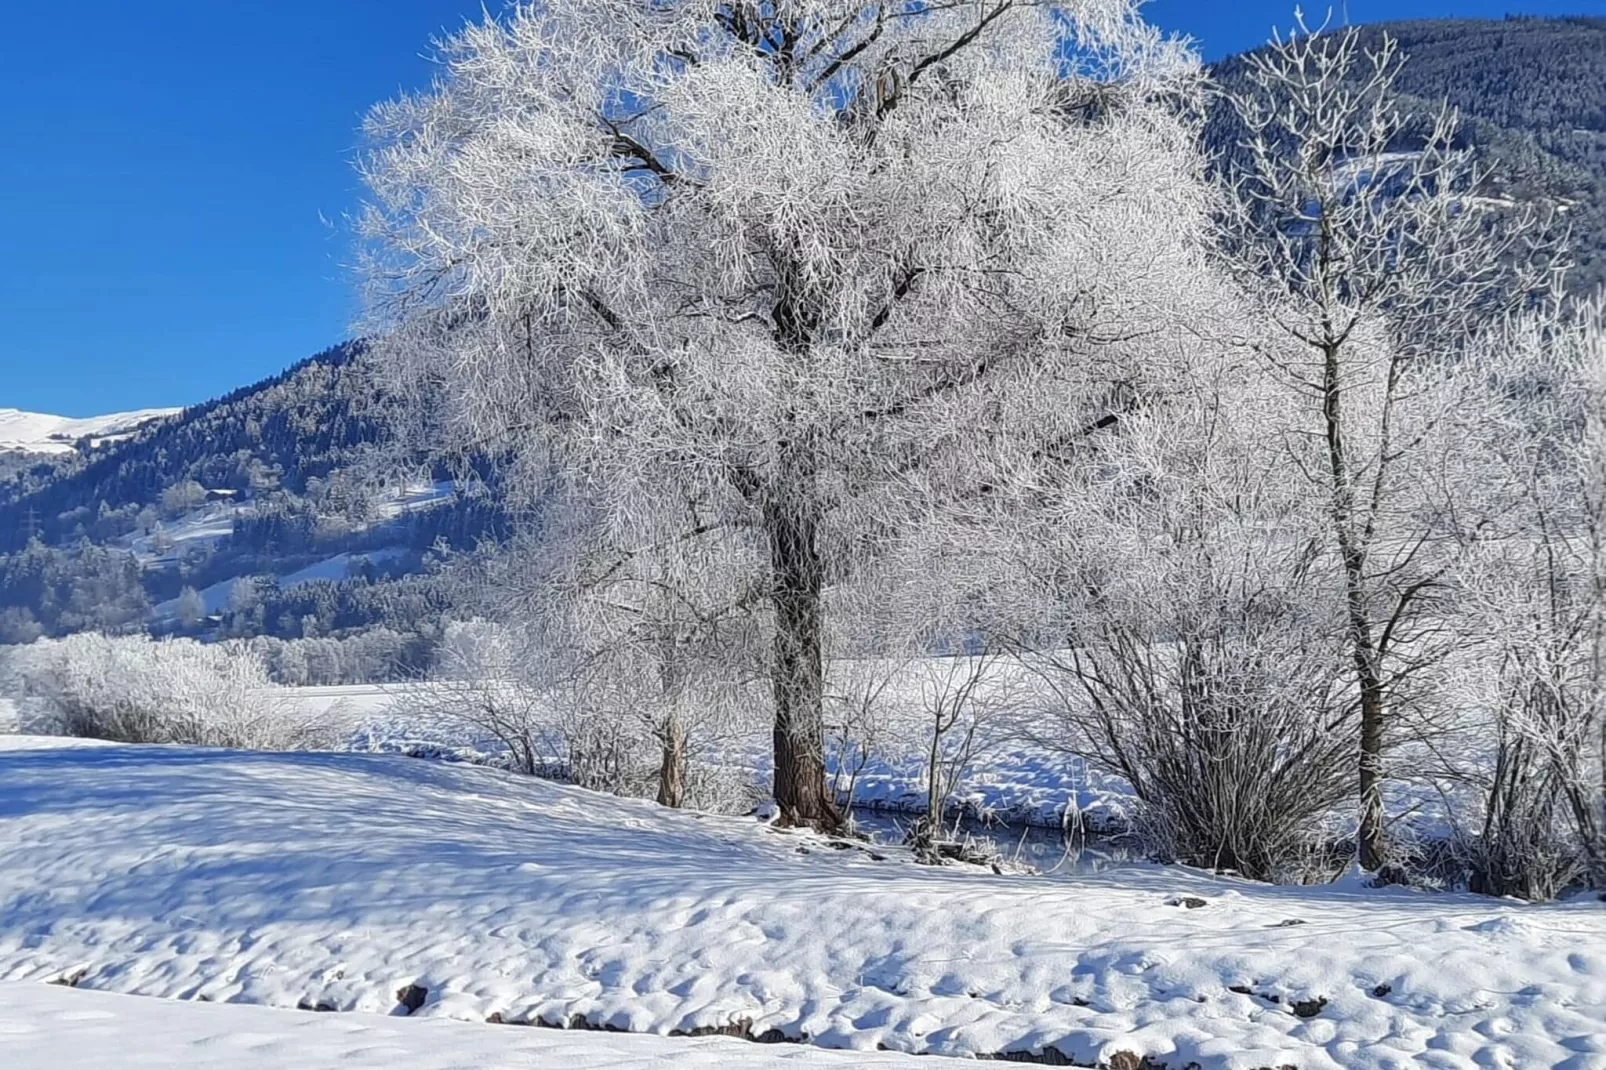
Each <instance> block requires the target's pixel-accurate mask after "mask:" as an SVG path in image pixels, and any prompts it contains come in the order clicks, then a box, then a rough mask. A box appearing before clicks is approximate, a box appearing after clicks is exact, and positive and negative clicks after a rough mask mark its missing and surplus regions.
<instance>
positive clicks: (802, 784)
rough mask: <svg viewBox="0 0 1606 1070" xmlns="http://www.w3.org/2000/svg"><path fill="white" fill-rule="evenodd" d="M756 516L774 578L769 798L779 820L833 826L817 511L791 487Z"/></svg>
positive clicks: (837, 820) (836, 824)
mask: <svg viewBox="0 0 1606 1070" xmlns="http://www.w3.org/2000/svg"><path fill="white" fill-rule="evenodd" d="M803 485H804V486H806V485H807V484H803ZM793 486H797V484H793ZM764 520H765V527H766V529H767V530H768V534H769V542H770V569H771V575H772V579H773V583H774V589H773V591H772V594H771V598H772V600H773V603H774V609H775V647H774V651H773V658H774V663H773V666H772V670H771V681H772V686H773V688H774V695H775V739H774V743H775V803H776V805H777V806H778V807H780V821H781V823H782V824H785V825H810V826H813V827H814V828H818V829H821V830H822V831H836V830H837V829H840V828H841V826H842V815H841V814H840V813H839V812H838V810H837V807H836V802H835V800H834V799H832V798H831V793H830V790H829V789H828V788H827V787H826V781H825V719H824V714H823V711H822V700H823V696H824V690H825V673H824V664H823V661H822V655H821V630H822V626H823V612H822V606H821V596H822V594H823V590H824V569H823V568H822V565H821V561H820V556H819V550H818V547H817V545H816V542H815V538H816V534H817V530H818V519H817V517H816V516H815V514H814V510H813V509H812V508H811V507H810V505H809V503H808V501H807V495H806V494H797V495H788V497H787V499H786V500H784V501H781V502H776V503H772V504H771V505H769V506H768V507H766V509H765V515H764Z"/></svg>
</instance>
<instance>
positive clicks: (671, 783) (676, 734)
mask: <svg viewBox="0 0 1606 1070" xmlns="http://www.w3.org/2000/svg"><path fill="white" fill-rule="evenodd" d="M659 741H660V742H661V743H662V744H663V760H662V761H661V762H660V763H659V766H658V804H659V805H660V806H673V807H675V808H676V809H679V808H680V807H682V806H684V805H685V804H686V723H685V722H684V721H683V720H681V718H680V715H679V714H670V716H669V719H668V720H667V721H666V722H664V726H663V730H662V733H661V735H660V740H659Z"/></svg>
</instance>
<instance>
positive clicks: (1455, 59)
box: [1207, 16, 1606, 295]
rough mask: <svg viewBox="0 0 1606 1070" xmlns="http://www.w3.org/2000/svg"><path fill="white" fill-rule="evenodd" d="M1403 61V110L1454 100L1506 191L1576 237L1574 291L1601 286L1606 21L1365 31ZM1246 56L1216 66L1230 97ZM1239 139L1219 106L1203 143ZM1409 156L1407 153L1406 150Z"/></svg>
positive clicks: (1605, 243) (1514, 21)
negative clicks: (1558, 220) (1396, 49)
mask: <svg viewBox="0 0 1606 1070" xmlns="http://www.w3.org/2000/svg"><path fill="white" fill-rule="evenodd" d="M1357 32H1359V33H1360V35H1361V37H1362V39H1363V41H1365V42H1367V43H1372V44H1375V43H1376V42H1377V41H1379V40H1381V38H1382V37H1383V35H1385V34H1387V35H1388V36H1390V37H1392V38H1394V39H1395V40H1396V41H1398V42H1399V44H1400V50H1401V52H1402V53H1403V54H1404V55H1405V57H1406V59H1405V64H1404V66H1403V68H1402V70H1401V71H1400V76H1399V79H1398V81H1397V82H1396V87H1397V89H1398V90H1399V91H1400V93H1401V94H1403V96H1404V100H1403V103H1404V104H1405V105H1406V106H1407V108H1408V110H1410V111H1412V112H1414V113H1416V114H1419V115H1425V114H1430V113H1432V112H1433V111H1434V110H1436V109H1437V108H1438V107H1439V105H1440V104H1441V103H1443V102H1446V101H1447V102H1448V103H1449V104H1450V106H1451V107H1452V108H1454V109H1456V110H1457V111H1458V112H1459V113H1460V115H1461V118H1462V124H1463V126H1462V133H1463V136H1464V137H1465V138H1466V139H1467V142H1468V143H1469V144H1470V145H1472V146H1473V147H1474V148H1475V149H1476V150H1477V153H1478V156H1479V160H1480V163H1481V164H1482V165H1483V166H1484V167H1486V168H1487V169H1488V170H1489V172H1490V174H1489V181H1490V183H1491V185H1493V186H1494V187H1496V188H1497V189H1498V190H1499V192H1500V193H1501V194H1504V195H1507V196H1511V197H1513V198H1516V199H1518V200H1524V201H1529V202H1533V203H1536V204H1538V205H1540V206H1541V207H1544V208H1554V209H1556V210H1557V211H1558V212H1559V213H1560V214H1561V217H1562V219H1563V220H1564V222H1565V224H1566V227H1567V229H1568V230H1569V231H1570V234H1571V239H1572V247H1573V252H1574V255H1575V257H1576V259H1577V268H1576V269H1575V271H1574V272H1573V275H1572V279H1571V288H1572V290H1573V292H1574V293H1577V294H1580V295H1586V294H1591V293H1594V292H1595V291H1596V290H1597V289H1599V288H1600V287H1601V286H1603V285H1606V18H1585V17H1579V18H1536V17H1526V16H1510V17H1507V18H1505V19H1500V20H1494V19H1441V20H1419V21H1403V22H1388V23H1376V24H1372V25H1368V26H1364V27H1360V28H1358V31H1357ZM1246 73H1247V65H1246V63H1245V60H1244V57H1243V56H1234V57H1232V58H1229V59H1227V60H1223V61H1222V62H1221V63H1219V64H1217V65H1216V66H1215V67H1214V69H1213V71H1212V74H1213V75H1214V77H1215V79H1216V81H1217V83H1218V84H1219V85H1220V86H1221V88H1222V89H1223V90H1226V91H1228V92H1233V91H1239V90H1242V89H1244V88H1246V87H1247V84H1248V82H1247V77H1246ZM1241 137H1242V131H1241V129H1240V128H1239V127H1238V125H1237V123H1236V121H1235V120H1234V118H1233V116H1232V115H1231V108H1230V107H1228V106H1227V105H1226V104H1225V102H1224V101H1222V102H1218V104H1217V106H1216V107H1215V108H1213V109H1212V114H1211V118H1210V123H1209V126H1208V129H1207V141H1208V143H1209V145H1210V147H1211V148H1212V150H1213V151H1214V152H1216V153H1217V154H1218V155H1221V156H1223V157H1229V158H1230V157H1231V155H1232V153H1233V151H1234V149H1235V147H1236V144H1237V142H1238V140H1239V139H1240V138H1241ZM1402 147H1409V146H1402Z"/></svg>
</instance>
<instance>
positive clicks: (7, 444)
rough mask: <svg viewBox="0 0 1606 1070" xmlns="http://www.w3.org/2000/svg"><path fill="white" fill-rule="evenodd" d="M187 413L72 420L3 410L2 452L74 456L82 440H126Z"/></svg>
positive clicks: (140, 413) (141, 412) (0, 422)
mask: <svg viewBox="0 0 1606 1070" xmlns="http://www.w3.org/2000/svg"><path fill="white" fill-rule="evenodd" d="M183 411H184V410H183V409H140V410H138V411H137V412H115V413H112V414H110V415H108V416H90V417H87V418H84V419H72V418H70V417H66V416H49V415H46V414H44V413H39V412H23V411H21V410H20V409H0V450H16V451H21V452H24V453H71V452H73V450H74V449H75V448H76V446H75V444H76V443H77V442H78V440H79V439H83V438H88V439H90V440H91V442H92V443H93V444H94V445H100V444H102V443H105V442H114V441H116V440H117V439H120V438H126V437H127V436H129V435H132V434H134V433H135V432H136V431H138V430H140V429H141V428H143V427H144V426H145V425H146V424H149V423H152V422H154V421H156V420H165V419H167V418H168V417H170V416H174V415H177V414H178V413H180V412H183Z"/></svg>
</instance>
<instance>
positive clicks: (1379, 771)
mask: <svg viewBox="0 0 1606 1070" xmlns="http://www.w3.org/2000/svg"><path fill="white" fill-rule="evenodd" d="M1338 351H1339V344H1338V343H1337V342H1330V343H1329V344H1327V345H1326V346H1324V347H1323V361H1322V422H1323V423H1324V424H1325V425H1326V432H1327V461H1328V467H1329V474H1330V476H1331V478H1332V495H1333V504H1332V514H1333V530H1334V533H1335V535H1336V536H1337V539H1338V553H1339V558H1340V560H1341V561H1342V563H1343V566H1344V602H1345V609H1346V613H1347V617H1348V632H1349V634H1348V636H1347V639H1348V645H1349V648H1350V660H1351V662H1352V664H1353V666H1354V669H1355V682H1356V687H1357V689H1358V691H1359V693H1360V703H1361V749H1360V755H1359V757H1360V820H1359V825H1358V830H1357V834H1356V840H1357V853H1358V856H1359V857H1358V860H1359V862H1360V864H1361V868H1362V869H1365V870H1370V871H1376V870H1378V869H1381V868H1382V866H1383V864H1384V862H1385V861H1386V859H1387V854H1388V840H1387V836H1386V832H1385V829H1384V815H1383V721H1384V717H1385V706H1384V694H1383V672H1382V667H1381V664H1380V662H1381V660H1382V659H1381V653H1380V651H1379V650H1378V645H1377V640H1376V637H1375V636H1374V634H1373V628H1372V618H1371V610H1370V606H1369V604H1368V600H1367V596H1366V594H1367V592H1366V556H1367V555H1366V547H1365V546H1364V545H1362V542H1361V540H1360V539H1359V538H1358V535H1357V532H1356V530H1355V503H1354V490H1353V488H1352V486H1351V482H1350V474H1349V466H1348V462H1347V459H1346V457H1345V445H1344V417H1343V406H1342V382H1341V377H1340V374H1339V357H1338Z"/></svg>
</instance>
